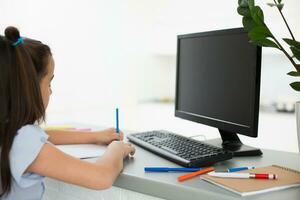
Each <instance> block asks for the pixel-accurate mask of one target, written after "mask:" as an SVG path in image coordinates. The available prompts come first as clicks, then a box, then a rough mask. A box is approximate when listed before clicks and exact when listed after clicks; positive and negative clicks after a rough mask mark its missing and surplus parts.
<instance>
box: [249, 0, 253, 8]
mask: <svg viewBox="0 0 300 200" xmlns="http://www.w3.org/2000/svg"><path fill="white" fill-rule="evenodd" d="M254 5H255V3H254V0H248V6H249V8H250V9H251V8H253V7H254Z"/></svg>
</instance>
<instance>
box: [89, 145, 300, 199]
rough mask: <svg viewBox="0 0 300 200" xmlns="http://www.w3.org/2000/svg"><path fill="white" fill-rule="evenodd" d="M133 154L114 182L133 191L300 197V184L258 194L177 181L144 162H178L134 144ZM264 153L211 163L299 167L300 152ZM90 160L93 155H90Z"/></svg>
mask: <svg viewBox="0 0 300 200" xmlns="http://www.w3.org/2000/svg"><path fill="white" fill-rule="evenodd" d="M136 150H137V151H136V154H135V156H134V158H128V159H126V160H125V165H124V170H123V172H122V173H121V174H120V176H119V177H118V179H117V181H116V182H115V184H114V186H117V187H120V188H124V189H128V190H132V191H136V192H139V193H143V194H147V195H151V196H155V197H159V198H163V199H170V200H171V199H172V200H182V199H185V200H194V199H195V197H197V199H210V200H211V199H218V200H219V199H257V200H259V199H263V200H268V199H270V200H271V199H272V200H276V199H278V200H279V199H281V200H282V199H299V197H300V187H296V188H290V189H286V190H281V191H276V192H269V193H265V194H261V195H253V196H248V197H240V196H238V195H236V194H233V193H231V192H229V191H226V190H224V189H222V188H220V187H217V186H215V185H212V184H210V183H207V182H205V181H203V180H200V178H199V177H195V178H193V179H190V180H187V181H185V182H182V183H181V182H177V179H176V178H177V176H179V175H180V173H145V172H144V167H145V166H169V167H176V166H178V165H176V164H174V163H172V162H169V161H168V160H165V159H163V158H160V157H158V156H156V155H155V154H153V153H150V152H148V151H146V150H144V149H142V148H140V147H138V146H136ZM262 151H263V156H261V157H260V156H258V157H247V158H242V157H239V158H233V159H231V160H228V161H225V162H221V163H218V164H216V165H215V166H214V167H215V168H216V169H218V168H222V169H224V168H230V167H238V166H256V167H261V166H268V165H272V164H277V165H282V166H286V167H290V168H293V169H297V170H300V154H297V153H287V152H280V151H272V150H262ZM91 161H93V159H91Z"/></svg>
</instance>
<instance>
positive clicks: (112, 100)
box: [0, 0, 300, 152]
mask: <svg viewBox="0 0 300 200" xmlns="http://www.w3.org/2000/svg"><path fill="white" fill-rule="evenodd" d="M268 2H271V1H270V0H259V1H257V4H258V5H260V6H261V7H262V9H263V10H264V12H265V21H266V24H267V25H268V26H269V28H270V29H271V30H272V31H273V33H274V34H275V35H276V36H277V37H278V38H281V37H289V34H288V31H287V29H286V27H285V25H284V22H283V20H282V18H281V17H280V15H279V13H278V11H277V10H276V9H275V8H270V7H268V6H267V5H266V3H268ZM283 2H284V3H285V4H286V5H285V7H284V9H283V12H284V15H285V17H286V18H287V20H288V23H289V25H290V27H291V29H292V31H293V33H294V35H295V37H296V38H297V39H298V40H299V38H300V24H299V22H298V23H297V19H299V18H300V12H299V8H300V1H299V0H288V1H287V0H286V1H283ZM237 6H238V0H226V1H205V0H110V1H107V0H85V1H83V0H0V30H1V34H2V35H3V33H4V29H5V27H7V26H10V25H12V26H16V27H18V28H19V29H20V32H21V35H22V36H25V37H30V38H34V39H38V40H41V41H42V42H44V43H46V44H48V45H49V46H50V47H51V48H52V51H53V56H54V59H55V62H56V67H55V78H54V80H53V84H52V89H53V95H52V98H51V102H50V105H49V107H48V110H47V118H48V120H47V123H48V124H66V123H83V124H87V125H88V124H93V125H98V126H103V127H111V126H114V123H115V122H114V120H115V116H114V114H115V108H116V107H119V108H120V117H121V118H120V126H121V128H122V129H124V130H136V131H143V130H153V129H167V130H170V131H174V132H177V133H180V134H183V135H186V136H193V135H204V136H203V137H202V138H201V137H200V138H199V139H203V138H213V137H218V132H217V130H216V129H214V128H210V127H207V126H204V125H200V124H197V123H193V122H188V121H185V120H182V119H178V118H175V117H174V95H175V73H176V38H177V35H179V34H186V33H193V32H203V31H210V30H217V29H226V28H235V27H241V26H242V23H241V21H242V17H241V16H240V15H238V13H237V11H236V9H237ZM292 69H293V67H292V65H291V64H290V63H289V61H288V60H287V59H286V58H285V57H284V56H283V54H282V53H281V52H279V51H278V50H273V49H265V48H264V49H263V58H262V77H261V114H260V121H259V133H258V138H257V139H255V138H246V137H245V138H243V139H244V140H246V141H247V143H249V144H252V145H253V146H259V147H262V148H269V149H277V150H284V151H291V152H297V151H298V145H297V133H296V119H295V116H294V113H293V109H294V102H295V101H297V100H299V99H300V95H299V93H297V92H295V91H294V90H292V89H291V88H290V86H289V83H290V82H292V81H294V79H293V78H291V77H289V76H287V75H286V73H288V72H289V71H291V70H292ZM278 110H279V111H281V112H278ZM283 135H284V136H283ZM283 138H284V140H283Z"/></svg>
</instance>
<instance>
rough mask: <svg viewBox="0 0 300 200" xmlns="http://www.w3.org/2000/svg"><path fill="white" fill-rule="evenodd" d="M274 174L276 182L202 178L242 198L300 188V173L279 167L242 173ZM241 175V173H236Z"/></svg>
mask: <svg viewBox="0 0 300 200" xmlns="http://www.w3.org/2000/svg"><path fill="white" fill-rule="evenodd" d="M245 172H251V173H272V174H277V175H278V178H277V179H276V180H265V179H233V178H219V177H212V176H209V175H207V174H206V175H203V176H201V177H200V178H201V179H203V180H205V181H208V182H210V183H212V184H214V185H218V186H220V187H222V188H224V189H227V190H229V191H231V192H234V193H236V194H239V195H241V196H248V195H255V194H261V193H266V192H271V191H277V190H282V189H286V188H291V187H298V186H300V172H299V171H296V170H293V169H290V168H286V167H282V166H278V165H272V166H267V167H261V168H256V169H251V170H246V171H242V172H241V173H245ZM235 173H239V172H235Z"/></svg>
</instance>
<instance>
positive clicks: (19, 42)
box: [12, 37, 24, 47]
mask: <svg viewBox="0 0 300 200" xmlns="http://www.w3.org/2000/svg"><path fill="white" fill-rule="evenodd" d="M19 44H24V40H23V38H22V37H19V39H18V40H17V41H16V42H15V43H13V44H12V45H13V46H14V47H16V46H18V45H19Z"/></svg>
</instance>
